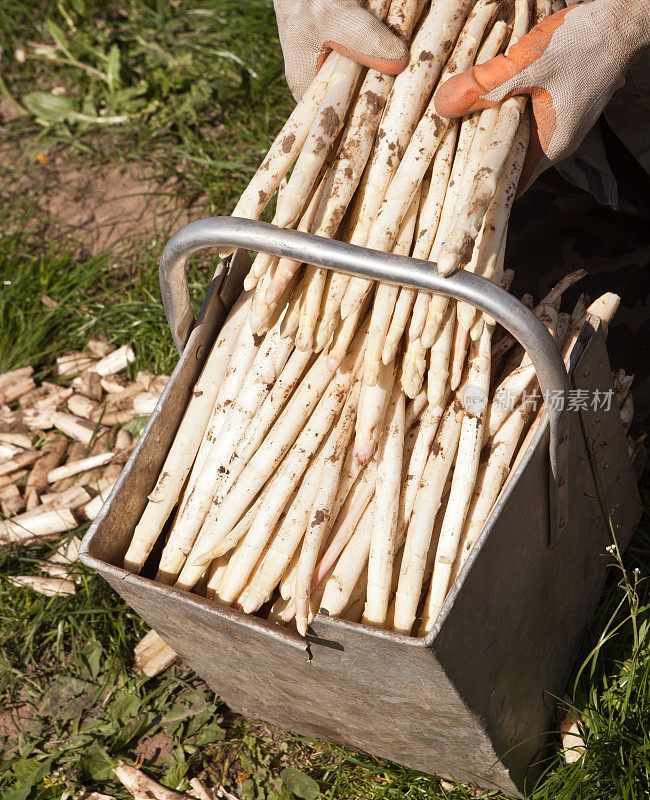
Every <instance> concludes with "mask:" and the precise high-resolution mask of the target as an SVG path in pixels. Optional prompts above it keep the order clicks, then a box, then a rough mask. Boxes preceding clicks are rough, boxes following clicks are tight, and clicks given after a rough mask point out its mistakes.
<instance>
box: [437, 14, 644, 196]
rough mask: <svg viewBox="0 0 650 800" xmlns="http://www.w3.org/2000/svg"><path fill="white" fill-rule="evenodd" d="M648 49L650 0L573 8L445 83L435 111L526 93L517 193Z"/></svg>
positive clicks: (563, 149)
mask: <svg viewBox="0 0 650 800" xmlns="http://www.w3.org/2000/svg"><path fill="white" fill-rule="evenodd" d="M648 47H650V0H592V2H588V3H583V4H581V5H577V6H572V7H571V8H568V9H564V10H562V11H558V12H557V13H556V14H553V15H552V16H550V17H548V18H547V19H546V20H544V21H543V22H541V23H540V24H539V25H537V26H535V27H534V28H533V29H532V30H531V31H530V32H529V33H527V34H526V35H525V36H524V37H522V39H521V41H520V42H518V43H517V44H516V45H513V47H511V48H510V51H509V52H508V54H507V55H501V56H497V58H494V59H492V60H491V61H488V62H486V63H485V64H481V65H479V66H475V67H473V68H472V69H470V70H468V71H467V72H464V73H462V74H461V75H456V76H454V77H453V78H450V79H449V80H448V81H446V82H445V83H444V84H443V85H442V86H441V87H440V88H439V89H438V91H437V92H436V95H435V106H436V111H437V113H438V114H440V115H441V116H444V117H458V116H462V115H463V114H468V113H470V112H472V111H477V110H480V109H483V108H488V107H490V106H493V105H495V104H496V103H498V102H500V101H501V100H503V99H504V98H506V97H512V96H513V95H530V97H531V99H532V116H533V125H532V130H531V143H530V147H529V150H528V154H527V156H526V162H525V164H524V169H523V173H522V176H521V180H520V182H519V193H521V192H522V191H525V189H527V188H528V187H529V186H530V185H531V183H533V181H534V180H535V179H536V178H537V177H538V176H539V175H540V174H541V173H542V172H543V171H544V170H546V169H548V168H549V167H550V166H552V165H553V164H556V163H557V162H559V161H561V160H562V159H564V158H567V157H568V156H570V155H571V154H572V153H573V152H574V151H575V150H576V149H577V148H578V146H579V145H580V143H581V142H582V140H583V139H584V138H585V136H586V135H587V133H588V132H589V130H590V129H591V127H592V126H593V125H594V123H595V122H596V120H597V119H598V117H599V116H600V114H601V112H602V111H603V109H604V108H605V106H606V105H607V103H608V102H609V100H610V98H611V96H612V95H613V94H614V92H615V91H616V90H617V89H620V88H621V86H623V84H624V82H625V73H626V72H627V70H628V69H629V67H630V66H631V64H632V63H633V61H634V59H635V58H636V57H637V56H638V55H639V54H640V53H641V52H642V51H643V50H644V49H646V48H648ZM649 135H650V134H649Z"/></svg>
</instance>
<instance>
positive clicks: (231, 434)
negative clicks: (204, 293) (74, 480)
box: [158, 326, 291, 583]
mask: <svg viewBox="0 0 650 800" xmlns="http://www.w3.org/2000/svg"><path fill="white" fill-rule="evenodd" d="M290 350H291V343H290V342H289V341H288V340H287V339H282V338H281V336H280V331H279V326H276V327H275V328H274V329H273V330H272V331H270V332H269V333H268V334H267V335H266V336H265V337H264V340H263V343H262V346H261V347H260V348H259V349H258V350H257V355H256V356H255V358H254V359H253V363H252V365H251V368H250V371H249V372H248V374H247V375H246V378H245V380H243V381H242V384H241V388H240V391H239V392H238V394H237V397H236V398H233V399H232V400H230V399H229V402H228V404H227V405H226V403H225V402H224V404H223V406H222V408H223V412H222V418H223V423H222V425H220V426H219V428H220V429H219V433H218V434H215V438H214V440H213V441H212V443H211V447H210V449H209V451H208V452H207V454H206V457H205V461H204V462H203V464H202V467H201V471H200V472H199V473H198V475H197V477H196V481H195V483H194V484H193V485H192V486H188V489H186V491H185V494H184V498H183V504H182V506H181V509H180V511H179V513H178V515H177V517H176V519H175V521H174V525H173V528H172V531H171V533H170V536H169V539H168V541H167V544H166V545H165V548H164V550H163V552H162V555H161V558H160V565H159V568H158V580H160V581H162V582H165V583H172V582H173V581H174V580H175V579H176V578H177V576H178V574H179V572H180V571H181V569H182V568H183V565H184V563H185V560H186V558H187V556H188V554H189V553H190V551H191V549H192V547H193V545H194V543H195V541H196V537H197V535H198V533H199V530H200V529H201V526H202V524H203V522H204V520H205V518H206V516H207V514H208V511H209V510H210V503H211V502H212V499H213V498H214V496H215V494H216V492H217V489H218V486H219V483H220V481H221V480H222V479H223V476H224V474H225V473H226V471H227V465H228V463H229V462H230V459H231V458H232V455H233V453H234V451H235V448H236V447H237V445H238V444H239V442H240V441H241V439H242V437H243V435H244V433H245V431H246V429H247V428H248V426H249V425H250V423H251V420H252V419H253V417H254V415H255V414H256V412H257V411H258V409H259V407H260V405H261V404H262V402H263V401H264V399H265V397H266V396H267V395H268V393H269V391H270V388H269V387H270V385H271V383H272V382H273V381H274V380H275V378H276V376H277V372H278V370H281V369H282V368H283V367H284V364H285V363H286V360H287V358H288V356H289V352H290Z"/></svg>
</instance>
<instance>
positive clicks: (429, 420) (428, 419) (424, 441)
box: [399, 402, 460, 527]
mask: <svg viewBox="0 0 650 800" xmlns="http://www.w3.org/2000/svg"><path fill="white" fill-rule="evenodd" d="M444 412H445V404H444V402H441V403H440V404H439V405H435V406H432V405H431V404H429V405H428V406H427V408H426V410H425V411H424V413H423V415H422V419H421V421H420V424H419V425H418V426H417V428H414V429H413V431H414V432H415V438H414V441H413V443H412V444H409V442H408V436H407V442H406V444H405V447H406V449H407V450H409V449H410V451H411V456H410V458H409V461H408V469H407V471H406V477H405V480H404V481H403V486H402V492H401V495H400V509H399V523H400V526H402V527H405V526H406V525H408V523H409V521H410V519H411V514H412V512H413V506H414V505H415V498H416V496H417V493H418V491H419V488H420V481H421V480H422V476H423V474H424V470H425V468H426V465H427V462H428V460H429V454H430V452H431V446H432V444H433V441H434V439H435V437H436V434H437V432H438V428H439V427H440V422H441V420H442V416H443V414H444ZM459 425H460V423H459ZM452 457H453V456H452ZM405 463H406V462H405Z"/></svg>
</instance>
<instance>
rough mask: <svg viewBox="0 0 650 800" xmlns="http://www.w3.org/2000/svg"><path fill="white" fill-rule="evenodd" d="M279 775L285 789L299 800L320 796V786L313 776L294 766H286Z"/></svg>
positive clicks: (311, 799)
mask: <svg viewBox="0 0 650 800" xmlns="http://www.w3.org/2000/svg"><path fill="white" fill-rule="evenodd" d="M280 777H281V778H282V781H283V783H284V785H285V786H286V787H287V789H288V790H289V791H290V792H291V793H292V794H295V796H296V797H299V798H301V800H316V798H317V797H320V787H319V786H318V784H317V783H316V781H315V780H314V779H313V778H310V777H309V775H305V773H304V772H301V771H300V770H299V769H296V768H295V767H286V768H285V769H283V770H282V772H281V773H280Z"/></svg>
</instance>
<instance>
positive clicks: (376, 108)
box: [313, 0, 418, 238]
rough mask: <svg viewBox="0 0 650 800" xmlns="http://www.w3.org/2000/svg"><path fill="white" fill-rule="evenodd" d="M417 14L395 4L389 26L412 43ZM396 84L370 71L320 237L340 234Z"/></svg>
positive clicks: (407, 3) (407, 2) (406, 4)
mask: <svg viewBox="0 0 650 800" xmlns="http://www.w3.org/2000/svg"><path fill="white" fill-rule="evenodd" d="M372 10H373V11H374V12H375V13H376V14H377V16H378V17H380V18H382V17H383V16H384V8H383V7H381V8H380V7H379V6H378V5H376V6H375V8H373V9H372ZM417 12H418V9H417V4H416V3H414V2H413V0H393V2H392V3H391V5H390V9H389V11H388V17H387V19H386V24H387V25H388V27H390V28H391V29H392V30H393V31H394V32H395V33H396V34H397V35H398V36H401V37H402V38H403V39H405V40H407V41H408V39H409V38H410V35H411V32H412V30H413V26H414V25H415V21H416V15H417ZM393 81H394V78H393V77H392V76H390V75H386V74H384V73H381V72H377V71H376V70H369V71H368V73H367V74H366V76H365V78H364V80H363V83H362V86H361V89H360V90H359V93H358V95H357V97H356V99H355V102H354V107H353V108H352V111H351V112H350V115H349V119H348V121H347V123H346V126H345V131H344V134H343V137H342V140H341V145H340V147H339V151H338V153H337V155H336V158H335V160H334V163H333V168H332V170H331V172H330V176H329V178H328V185H327V189H326V191H325V195H324V198H323V202H322V203H321V207H320V208H319V211H318V216H317V220H316V229H315V230H314V231H313V233H315V234H316V235H317V236H327V237H328V238H334V236H335V234H336V232H337V230H338V227H339V224H340V222H341V220H342V219H343V216H344V214H345V212H346V211H347V208H348V205H349V203H350V201H351V200H352V197H353V195H354V192H355V190H356V188H357V186H358V184H359V180H360V178H361V175H362V173H363V170H364V168H365V166H366V162H367V160H368V157H369V155H370V151H371V148H372V142H373V140H374V136H375V133H376V131H377V128H378V126H379V122H380V120H381V117H382V112H383V110H384V106H385V104H386V100H387V99H388V95H389V92H390V89H391V88H392V86H393Z"/></svg>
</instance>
